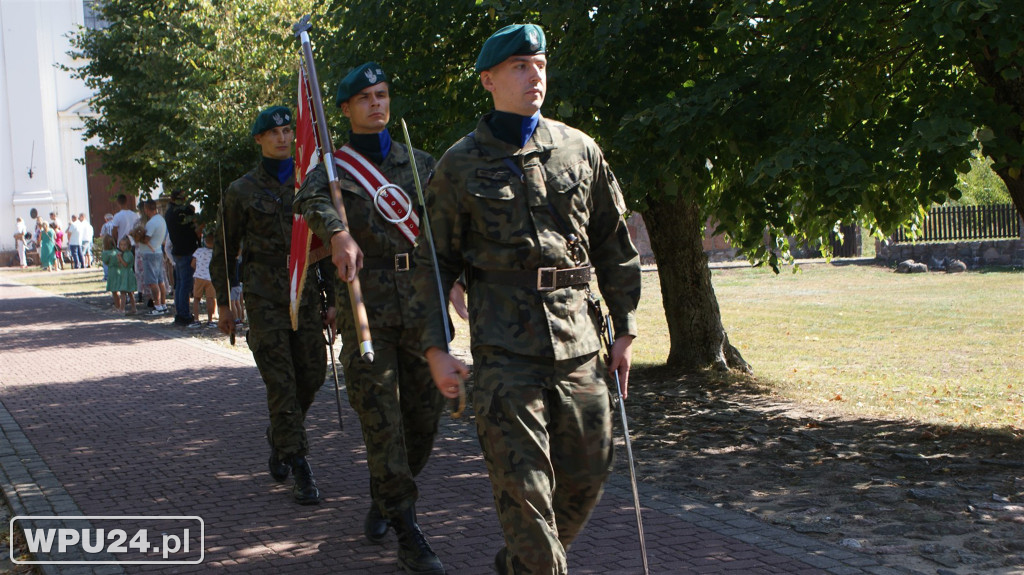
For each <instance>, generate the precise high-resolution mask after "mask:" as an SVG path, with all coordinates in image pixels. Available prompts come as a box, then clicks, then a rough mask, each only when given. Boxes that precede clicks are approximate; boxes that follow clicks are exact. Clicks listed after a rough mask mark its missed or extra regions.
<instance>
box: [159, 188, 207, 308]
mask: <svg viewBox="0 0 1024 575" xmlns="http://www.w3.org/2000/svg"><path fill="white" fill-rule="evenodd" d="M195 217H196V209H195V207H194V206H192V204H189V203H188V200H187V199H186V198H185V192H183V191H181V190H176V191H174V192H171V203H170V204H169V205H168V206H167V212H166V213H165V214H164V219H165V220H167V235H169V236H170V237H171V256H172V257H173V258H174V325H178V326H187V325H188V324H190V323H192V312H191V310H190V308H189V298H190V296H191V295H192V254H193V253H195V251H196V249H197V248H198V247H199V234H198V232H197V231H196V224H195Z"/></svg>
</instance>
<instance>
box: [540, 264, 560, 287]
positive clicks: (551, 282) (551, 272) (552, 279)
mask: <svg viewBox="0 0 1024 575" xmlns="http://www.w3.org/2000/svg"><path fill="white" fill-rule="evenodd" d="M555 271H556V269H555V268H537V291H554V289H555ZM544 274H548V277H549V278H550V280H549V281H548V283H544Z"/></svg>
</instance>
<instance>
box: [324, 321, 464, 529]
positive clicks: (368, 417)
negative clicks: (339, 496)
mask: <svg viewBox="0 0 1024 575" xmlns="http://www.w3.org/2000/svg"><path fill="white" fill-rule="evenodd" d="M353 329H354V328H353ZM403 331H404V330H402V329H400V328H387V327H374V329H373V350H374V360H373V363H372V364H367V363H364V362H363V361H362V360H361V359H360V358H359V352H358V346H357V345H350V346H343V347H342V352H341V353H342V363H343V366H344V370H345V387H346V388H347V390H348V399H349V403H350V404H351V405H352V408H353V409H355V410H356V413H357V414H359V424H360V426H361V427H362V431H363V441H364V442H365V443H366V462H367V464H368V465H369V468H370V496H371V497H372V498H373V501H374V502H375V503H376V504H377V505H378V507H379V508H380V510H381V513H382V514H383V515H384V517H388V518H395V517H398V515H399V514H400V513H401V512H402V511H403V510H404V509H406V508H408V507H409V506H410V505H412V504H414V503H415V502H416V500H417V498H418V497H419V491H418V489H417V487H416V481H415V478H416V476H417V475H418V474H419V472H420V471H422V470H423V468H424V466H426V464H427V459H428V458H429V457H430V452H431V451H432V450H433V448H434V438H435V437H436V436H437V426H438V421H439V420H440V418H441V411H442V410H443V409H444V397H443V396H442V395H441V393H440V392H439V391H438V390H437V387H436V386H435V385H434V382H433V380H432V379H431V377H430V367H429V366H428V365H427V360H426V358H424V357H423V356H422V355H421V354H420V353H418V352H417V351H415V350H414V349H413V348H412V347H410V346H405V345H402V343H401V342H402V341H403V340H402V339H401V338H402V336H403ZM344 333H350V332H349V331H346V332H344ZM405 335H406V339H407V340H408V334H405Z"/></svg>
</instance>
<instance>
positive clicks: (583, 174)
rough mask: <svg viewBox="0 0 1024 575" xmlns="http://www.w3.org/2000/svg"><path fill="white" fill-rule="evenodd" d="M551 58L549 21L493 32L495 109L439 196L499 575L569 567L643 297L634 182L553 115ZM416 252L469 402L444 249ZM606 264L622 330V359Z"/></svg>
mask: <svg viewBox="0 0 1024 575" xmlns="http://www.w3.org/2000/svg"><path fill="white" fill-rule="evenodd" d="M545 54H546V50H545V40H544V35H543V31H541V29H540V28H538V27H537V26H534V25H516V26H510V27H506V28H503V29H502V30H500V31H498V32H497V33H496V34H494V35H493V36H491V38H489V39H488V40H487V42H486V43H485V44H484V47H483V49H482V51H481V53H480V57H479V58H478V60H477V63H476V69H477V71H478V72H480V79H481V83H482V84H483V86H484V88H485V89H486V90H488V91H489V92H490V93H491V96H492V98H493V101H494V107H495V111H493V112H491V113H488V114H486V115H484V116H483V118H481V119H480V121H479V123H478V124H477V127H476V129H475V131H474V132H472V133H471V134H469V135H468V136H467V137H465V138H463V139H461V140H459V141H458V142H456V143H455V145H453V146H452V147H451V148H450V149H449V150H448V151H447V152H445V154H444V156H443V157H442V158H441V160H440V162H439V163H438V165H437V168H436V171H435V175H434V177H433V179H432V181H431V182H430V186H429V189H428V196H427V213H428V214H429V215H430V220H431V225H432V229H433V232H434V239H435V242H436V246H437V258H438V262H439V267H440V273H441V278H442V282H443V283H445V284H450V282H452V281H454V280H455V278H456V277H457V276H458V275H459V274H460V273H462V272H465V273H466V277H467V279H468V290H469V292H468V293H469V316H470V317H469V322H470V337H471V346H472V353H473V370H474V372H475V384H474V389H473V392H472V399H473V407H474V410H475V412H476V425H477V434H478V436H479V439H480V445H481V447H482V448H483V452H484V456H485V460H486V463H487V470H488V473H489V475H490V479H491V486H492V489H493V495H494V503H495V507H496V509H497V512H498V517H499V519H500V521H501V526H502V530H503V531H504V534H505V547H503V548H501V549H500V550H499V551H498V553H497V555H496V557H495V569H496V570H497V571H498V572H499V573H513V572H514V573H531V574H539V573H545V574H547V573H557V574H564V573H567V572H568V566H567V564H566V549H567V548H568V547H569V545H570V544H571V543H572V541H573V539H575V537H576V536H577V535H578V534H579V533H580V531H581V530H582V528H583V526H584V524H585V523H586V522H587V519H588V518H589V516H590V513H591V511H592V510H593V508H594V506H595V505H596V504H597V502H598V500H599V499H600V497H601V493H602V491H603V488H604V483H605V480H606V479H607V476H608V473H609V470H610V466H611V462H612V435H611V429H612V421H611V409H610V395H609V390H608V386H607V380H606V378H607V377H608V370H616V371H617V372H618V373H619V376H620V378H621V380H622V382H623V390H624V393H625V389H626V387H625V386H626V384H627V379H626V378H627V376H628V373H629V367H630V357H631V343H632V340H633V338H634V337H635V335H636V319H635V315H634V314H635V310H636V305H637V302H638V301H639V298H640V264H639V257H638V255H637V252H636V248H635V247H634V246H633V244H632V242H631V241H630V239H629V234H628V232H627V229H626V224H625V222H624V221H623V219H622V214H623V212H624V211H625V204H624V201H623V198H622V192H621V190H620V189H619V186H618V183H617V182H616V180H615V177H614V175H613V174H612V171H611V169H610V168H609V166H608V164H607V163H606V162H605V160H604V157H603V155H602V153H601V150H600V148H598V146H597V144H596V143H595V142H594V141H593V140H592V139H591V138H589V137H587V136H586V135H585V134H583V133H582V132H580V131H578V130H575V129H573V128H570V127H569V126H566V125H565V124H562V123H560V122H556V121H553V120H549V119H546V118H544V117H542V116H541V115H540V106H541V104H542V103H543V101H544V94H545V91H546V87H547V86H546V75H545V66H546V62H547V60H546V55H545ZM414 256H415V257H414V258H413V260H414V262H415V265H416V269H415V275H414V277H413V287H414V288H415V289H414V291H413V294H414V301H413V305H414V309H416V310H417V312H418V313H422V314H423V321H424V322H425V326H424V332H423V339H422V343H421V346H422V348H423V349H424V351H425V353H426V356H427V359H428V361H429V362H430V368H431V373H432V375H433V377H434V381H435V383H436V385H437V386H438V389H440V390H441V392H442V394H444V395H445V396H446V397H448V398H454V397H456V396H457V393H458V385H459V379H458V378H459V377H463V378H464V377H465V376H466V375H467V374H468V372H467V370H466V367H465V366H464V365H463V364H461V362H459V361H458V360H457V359H455V358H454V357H452V356H451V355H449V354H447V353H446V352H445V351H444V349H445V341H444V335H443V324H442V323H441V322H443V321H446V316H445V314H444V313H443V312H442V310H440V309H439V308H440V302H438V301H436V297H431V287H432V285H433V279H432V277H431V269H430V265H431V256H430V252H429V244H427V243H426V242H420V243H419V244H418V245H417V247H416V250H415V253H414ZM591 269H593V270H594V271H595V272H596V276H597V283H598V286H599V287H600V291H601V293H602V295H603V296H604V299H605V300H606V301H607V303H608V307H609V308H610V311H611V317H612V323H613V328H614V337H615V341H614V345H613V347H612V350H611V354H610V362H609V365H608V366H607V367H606V366H605V365H604V362H603V361H602V360H601V358H600V353H599V352H600V349H601V339H600V336H599V331H598V317H597V314H596V313H594V312H595V310H594V307H595V306H593V302H592V301H591V293H590V290H589V287H588V286H589V280H590V274H591ZM556 486H557V488H556Z"/></svg>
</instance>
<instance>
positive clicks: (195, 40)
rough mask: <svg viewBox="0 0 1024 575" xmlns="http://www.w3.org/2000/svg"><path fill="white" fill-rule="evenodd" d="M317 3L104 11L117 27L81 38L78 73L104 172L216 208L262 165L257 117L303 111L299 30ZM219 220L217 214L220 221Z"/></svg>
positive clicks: (265, 1)
mask: <svg viewBox="0 0 1024 575" xmlns="http://www.w3.org/2000/svg"><path fill="white" fill-rule="evenodd" d="M311 4H312V0H244V1H242V0H191V1H189V0H183V1H173V0H154V1H146V2H139V1H137V0H105V1H104V2H103V3H102V4H100V11H101V14H102V17H103V19H104V20H106V21H107V22H109V23H110V26H109V27H107V28H105V29H100V30H86V29H81V30H80V31H79V32H78V34H76V35H75V37H74V39H73V46H74V48H75V53H74V56H76V57H78V58H80V59H81V62H82V65H81V66H79V67H78V68H77V69H75V70H74V72H75V74H77V75H78V76H79V77H81V78H82V79H84V80H85V82H86V84H87V85H88V86H89V87H90V88H91V89H92V90H93V92H94V94H95V95H94V97H93V99H92V101H91V104H92V107H93V109H94V110H95V111H96V112H97V114H98V115H97V116H96V117H94V118H88V119H87V120H86V132H85V137H86V138H92V137H97V138H98V139H99V142H100V146H99V149H100V153H101V155H102V157H103V161H104V171H105V172H107V173H109V174H111V175H114V176H117V177H118V178H119V179H120V180H121V182H122V183H123V185H124V186H125V188H126V189H127V190H128V191H134V192H135V193H139V194H142V195H147V194H149V193H150V191H151V190H152V189H153V188H154V187H155V186H156V185H157V184H158V183H163V185H164V187H165V188H166V189H182V190H186V191H187V192H188V193H189V194H190V196H191V198H192V199H196V200H199V201H200V202H201V203H202V204H204V205H205V204H207V203H210V204H214V205H215V204H216V203H217V201H218V200H219V197H220V187H221V185H227V183H228V182H229V181H230V180H233V179H234V178H236V177H238V175H240V174H241V173H243V172H244V171H246V170H248V169H249V168H250V167H251V166H252V165H253V164H254V162H255V161H256V160H257V159H258V157H259V155H258V151H257V148H256V146H255V145H254V144H253V142H252V139H251V138H250V137H249V128H250V126H251V124H252V121H253V119H254V118H255V116H256V113H257V112H258V111H259V110H260V109H262V108H265V107H267V106H270V105H274V104H281V103H285V104H287V105H289V106H290V107H294V105H295V104H294V100H295V93H296V91H295V77H296V73H297V70H298V65H297V63H298V57H297V52H296V50H295V43H294V39H293V38H292V36H291V32H290V26H291V23H292V21H293V20H295V19H297V18H298V16H299V15H301V14H302V13H303V11H305V10H308V9H309V7H310V5H311ZM209 213H212V210H210V211H209Z"/></svg>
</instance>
